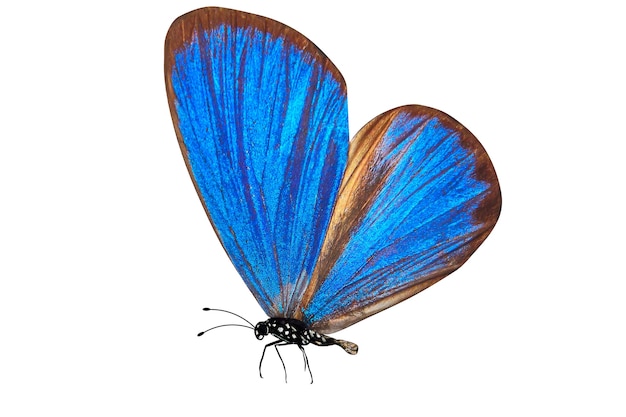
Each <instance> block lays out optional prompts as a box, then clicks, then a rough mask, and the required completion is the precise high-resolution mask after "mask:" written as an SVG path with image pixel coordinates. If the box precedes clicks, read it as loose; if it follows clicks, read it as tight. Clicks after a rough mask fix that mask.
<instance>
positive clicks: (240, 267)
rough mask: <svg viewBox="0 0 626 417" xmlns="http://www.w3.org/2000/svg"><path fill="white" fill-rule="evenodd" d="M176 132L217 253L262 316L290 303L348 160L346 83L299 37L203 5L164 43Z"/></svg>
mask: <svg viewBox="0 0 626 417" xmlns="http://www.w3.org/2000/svg"><path fill="white" fill-rule="evenodd" d="M165 79H166V88H167V95H168V100H169V105H170V110H171V114H172V119H173V121H174V127H175V130H176V134H177V136H178V141H179V143H180V147H181V150H182V154H183V157H184V158H185V162H186V164H187V168H188V170H189V173H190V175H191V177H192V179H193V182H194V184H195V187H196V190H197V192H198V195H199V196H200V200H201V201H202V204H203V205H204V208H205V210H206V212H207V215H208V217H209V219H210V220H211V223H212V225H213V228H214V229H215V231H216V233H217V235H218V237H219V239H220V241H221V243H222V245H223V247H224V249H225V250H226V252H227V253H228V256H229V257H230V259H231V261H232V262H233V264H234V265H235V267H236V268H237V271H238V272H239V274H240V275H241V276H242V278H243V280H244V281H245V283H246V284H247V286H248V288H249V289H250V290H251V292H252V293H253V295H254V296H255V297H256V299H257V301H258V302H259V304H260V305H261V307H262V308H263V310H264V311H265V313H266V314H267V315H268V316H270V317H280V316H289V315H290V314H291V313H290V311H291V310H293V309H294V308H295V307H296V306H298V305H299V304H298V302H299V300H300V299H301V296H302V292H303V290H304V289H305V288H306V284H307V283H308V280H309V278H310V275H311V273H312V271H313V268H314V266H315V261H316V259H317V257H318V254H319V251H320V249H321V245H322V242H323V238H324V233H325V230H326V228H327V225H328V222H329V220H330V216H331V212H332V207H333V206H334V202H335V199H336V195H337V190H338V188H339V184H340V183H341V176H342V173H343V171H344V169H345V166H346V161H347V154H348V115H347V102H346V87H345V83H344V81H343V78H342V76H341V74H340V73H339V71H338V70H337V69H336V68H335V67H334V65H333V64H332V63H331V62H330V60H329V59H328V58H327V57H326V56H325V55H324V54H323V53H322V52H321V51H320V50H319V49H318V48H317V47H316V46H315V45H314V44H313V43H311V42H310V41H309V40H308V39H306V38H305V37H304V36H303V35H301V34H300V33H298V32H296V31H295V30H293V29H291V28H289V27H287V26H285V25H283V24H281V23H278V22H276V21H273V20H271V19H267V18H263V17H260V16H256V15H252V14H248V13H243V12H239V11H234V10H228V9H222V8H205V9H199V10H196V11H193V12H190V13H188V14H186V15H183V16H181V17H180V18H178V19H177V20H176V21H175V22H174V23H173V24H172V26H171V27H170V30H169V32H168V34H167V38H166V42H165Z"/></svg>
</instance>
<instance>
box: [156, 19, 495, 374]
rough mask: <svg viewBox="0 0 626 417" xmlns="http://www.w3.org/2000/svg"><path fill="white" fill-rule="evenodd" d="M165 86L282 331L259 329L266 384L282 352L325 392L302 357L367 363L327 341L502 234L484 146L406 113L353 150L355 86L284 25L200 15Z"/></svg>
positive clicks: (216, 203) (189, 26)
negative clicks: (333, 351)
mask: <svg viewBox="0 0 626 417" xmlns="http://www.w3.org/2000/svg"><path fill="white" fill-rule="evenodd" d="M165 81H166V90H167V97H168V102H169V107H170V111H171V115H172V120H173V123H174V129H175V131H176V136H177V137H178V142H179V144H180V148H181V151H182V154H183V157H184V160H185V163H186V165H187V169H188V170H189V173H190V175H191V179H192V180H193V183H194V185H195V188H196V191H197V193H198V196H199V197H200V201H201V202H202V205H203V206H204V209H205V211H206V213H207V215H208V217H209V220H210V221H211V224H212V226H213V229H214V230H215V233H216V234H217V236H218V238H219V240H220V242H221V244H222V246H223V247H224V249H225V251H226V253H227V254H228V256H229V258H230V260H231V261H232V263H233V264H234V266H235V268H236V269H237V271H238V272H239V274H240V275H241V278H242V279H243V280H244V282H245V284H246V285H247V287H248V288H249V289H250V291H251V292H252V294H253V295H254V297H255V298H256V300H257V302H258V303H259V305H260V306H261V308H262V309H263V311H264V312H265V314H267V316H268V317H269V318H268V319H267V320H265V321H262V322H259V323H258V324H257V325H256V326H252V323H250V322H248V323H249V324H250V327H252V328H254V332H255V335H256V337H257V338H258V339H263V337H264V336H267V335H271V336H274V337H275V338H276V340H275V341H273V342H271V343H268V344H267V345H266V346H265V348H264V349H263V355H262V357H261V363H260V364H259V374H261V365H262V362H263V357H264V355H265V350H266V349H267V348H268V347H270V346H274V348H275V350H276V352H277V353H278V355H279V357H280V353H279V352H278V348H277V347H278V346H283V345H290V344H293V345H296V346H298V347H299V348H300V350H301V351H302V354H303V356H304V361H305V370H306V369H307V368H308V369H309V373H310V375H311V382H313V375H312V373H311V369H310V367H309V366H308V359H307V357H306V352H305V351H304V346H307V345H309V344H313V345H318V346H329V345H338V346H340V347H341V348H343V349H344V350H345V351H346V352H348V353H350V354H356V353H357V350H358V347H357V345H356V344H354V343H351V342H347V341H344V340H340V339H335V338H333V337H331V336H329V335H328V334H329V333H334V332H337V331H339V330H342V329H344V328H346V327H348V326H350V325H352V324H354V323H357V322H358V321H360V320H363V319H365V318H367V317H369V316H371V315H373V314H376V313H378V312H380V311H382V310H384V309H386V308H388V307H391V306H393V305H394V304H397V303H399V302H401V301H403V300H405V299H407V298H409V297H411V296H413V295H415V294H417V293H418V292H420V291H422V290H424V289H425V288H427V287H429V286H431V285H433V284H434V283H436V282H437V281H439V280H441V279H442V278H444V277H446V276H447V275H448V274H450V273H451V272H453V271H454V270H456V269H457V268H459V267H460V266H461V265H462V264H463V263H464V262H465V261H466V260H467V259H468V258H469V257H470V256H471V254H472V253H473V252H474V251H475V250H476V249H477V248H478V246H479V245H480V244H481V243H482V242H483V241H484V240H485V238H486V237H487V236H488V235H489V233H490V232H491V230H492V229H493V227H494V226H495V224H496V221H497V219H498V216H499V214H500V207H501V194H500V186H499V183H498V179H497V177H496V173H495V170H494V167H493V165H492V163H491V160H490V159H489V156H488V155H487V153H486V151H485V149H484V148H483V147H482V145H481V144H480V143H479V142H478V140H477V139H476V138H475V137H474V135H472V133H470V132H469V131H468V130H467V129H466V128H465V127H464V126H462V125H461V124H460V123H459V122H457V121H456V120H454V119H453V118H452V117H450V116H448V115H447V114H445V113H443V112H441V111H439V110H436V109H433V108H429V107H424V106H420V105H406V106H401V107H398V108H395V109H392V110H389V111H386V112H384V113H382V114H380V115H379V116H376V117H375V118H374V119H372V120H371V121H370V122H368V123H367V124H366V125H365V126H364V127H363V128H361V130H360V131H359V132H358V133H357V134H356V136H355V137H354V138H353V139H352V140H350V139H349V134H348V110H347V98H346V84H345V81H344V79H343V77H342V75H341V73H340V72H339V70H338V69H337V68H336V67H335V66H334V65H333V63H332V62H331V61H330V59H329V58H328V57H326V55H324V53H323V52H322V51H321V50H320V49H319V48H318V47H317V46H315V45H314V44H313V43H312V42H311V41H310V40H309V39H307V38H306V37H304V36H303V35H302V34H300V33H298V32H297V31H295V30H294V29H292V28H290V27H288V26H286V25H284V24H282V23H279V22H277V21H274V20H272V19H269V18H265V17H261V16H257V15H254V14H249V13H245V12H241V11H236V10H230V9H224V8H216V7H209V8H203V9H198V10H195V11H192V12H189V13H187V14H185V15H183V16H181V17H179V18H178V19H176V20H175V21H174V23H173V24H172V25H171V27H170V29H169V31H168V34H167V37H166V41H165ZM232 314H234V313H232ZM238 317H240V316H238ZM244 320H245V319H244ZM246 321H247V320H246ZM281 361H282V358H281ZM284 366H285V365H284V362H283V368H284ZM261 376H262V375H261ZM286 378H287V374H286V369H285V380H286Z"/></svg>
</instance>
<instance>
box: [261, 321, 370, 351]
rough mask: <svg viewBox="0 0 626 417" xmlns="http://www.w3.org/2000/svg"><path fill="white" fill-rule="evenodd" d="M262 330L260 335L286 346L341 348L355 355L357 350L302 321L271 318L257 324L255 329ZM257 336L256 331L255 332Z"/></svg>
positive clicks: (351, 344) (352, 345) (349, 343)
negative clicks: (276, 339)
mask: <svg viewBox="0 0 626 417" xmlns="http://www.w3.org/2000/svg"><path fill="white" fill-rule="evenodd" d="M260 328H263V330H262V331H261V332H262V333H265V332H267V333H266V334H271V335H272V336H275V337H276V338H278V339H280V340H282V341H283V342H285V343H288V344H294V345H300V346H306V345H308V344H313V345H316V346H332V345H337V346H341V347H342V348H343V350H345V351H346V352H348V353H349V354H351V355H355V354H356V353H357V352H358V350H359V348H358V346H357V345H356V344H355V343H352V342H347V341H345V340H339V339H335V338H333V337H330V336H327V335H325V334H322V333H318V332H316V331H315V330H311V329H309V327H308V326H307V325H306V324H305V323H304V322H302V321H300V320H296V319H290V318H283V317H273V318H270V319H267V320H266V321H264V322H261V323H259V324H257V329H260ZM257 334H258V331H257Z"/></svg>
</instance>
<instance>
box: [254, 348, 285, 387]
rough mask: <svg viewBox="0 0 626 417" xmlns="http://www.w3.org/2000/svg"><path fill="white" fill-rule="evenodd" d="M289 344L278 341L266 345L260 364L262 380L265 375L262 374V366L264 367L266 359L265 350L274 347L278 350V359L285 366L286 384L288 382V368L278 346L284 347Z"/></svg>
mask: <svg viewBox="0 0 626 417" xmlns="http://www.w3.org/2000/svg"><path fill="white" fill-rule="evenodd" d="M286 344H287V343H285V342H283V341H282V340H276V341H274V342H272V343H268V344H267V345H265V347H264V348H263V354H262V355H261V361H260V362H259V376H260V377H261V378H263V374H262V373H261V366H262V365H263V358H264V357H265V350H266V349H267V348H268V347H270V346H274V349H276V353H277V354H278V358H279V359H280V362H281V363H282V364H283V370H284V372H285V382H287V368H286V367H285V362H284V361H283V358H282V356H280V353H279V352H278V346H284V345H286Z"/></svg>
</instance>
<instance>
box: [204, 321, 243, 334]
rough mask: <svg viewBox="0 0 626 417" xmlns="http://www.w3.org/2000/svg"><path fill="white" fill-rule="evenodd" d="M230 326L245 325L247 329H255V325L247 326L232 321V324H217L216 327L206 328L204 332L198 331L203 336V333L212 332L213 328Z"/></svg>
mask: <svg viewBox="0 0 626 417" xmlns="http://www.w3.org/2000/svg"><path fill="white" fill-rule="evenodd" d="M228 326H235V327H245V328H247V329H254V327H252V326H246V325H245V324H237V323H230V324H220V325H219V326H215V327H211V328H210V329H206V330H205V331H203V332H200V333H198V336H202V335H203V334H205V333H206V332H210V331H211V330H213V329H219V328H220V327H228Z"/></svg>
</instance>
